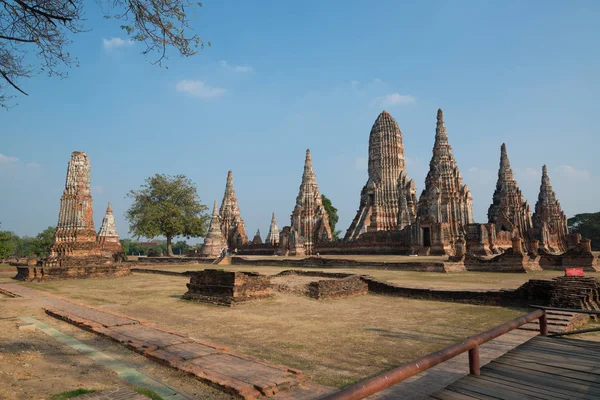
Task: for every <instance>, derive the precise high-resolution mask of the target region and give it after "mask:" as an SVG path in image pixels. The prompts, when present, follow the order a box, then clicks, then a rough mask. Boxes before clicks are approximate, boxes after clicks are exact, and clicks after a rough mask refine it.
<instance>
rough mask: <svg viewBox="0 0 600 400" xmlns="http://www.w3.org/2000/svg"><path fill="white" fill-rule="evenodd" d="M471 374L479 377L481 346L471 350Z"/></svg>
mask: <svg viewBox="0 0 600 400" xmlns="http://www.w3.org/2000/svg"><path fill="white" fill-rule="evenodd" d="M469 373H470V374H471V375H477V376H479V374H480V370H479V346H475V347H473V348H472V349H471V350H469Z"/></svg>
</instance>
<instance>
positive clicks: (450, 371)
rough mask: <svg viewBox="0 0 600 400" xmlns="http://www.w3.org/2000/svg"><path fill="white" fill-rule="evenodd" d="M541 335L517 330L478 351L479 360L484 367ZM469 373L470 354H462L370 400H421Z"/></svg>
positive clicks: (371, 397) (383, 391) (374, 395)
mask: <svg viewBox="0 0 600 400" xmlns="http://www.w3.org/2000/svg"><path fill="white" fill-rule="evenodd" d="M538 334H539V332H534V331H523V330H518V329H517V330H514V331H512V332H509V333H507V334H505V335H502V336H500V337H497V338H496V339H494V340H491V341H489V342H487V343H484V344H482V345H481V346H480V348H479V360H480V363H481V365H482V366H483V365H485V364H487V363H489V362H491V361H493V360H495V359H497V358H498V357H500V356H502V355H504V354H506V352H508V351H510V350H512V349H514V348H515V347H517V346H519V345H521V344H523V343H524V342H526V341H528V340H531V338H533V337H534V336H537V335H538ZM468 373H469V358H468V356H467V353H463V354H460V355H459V356H456V357H454V358H452V359H450V360H448V361H446V362H443V363H441V364H438V365H436V366H435V367H433V368H429V369H428V370H426V371H423V372H420V373H418V374H417V375H415V376H412V377H410V378H408V379H406V380H404V381H402V382H400V383H397V384H395V385H393V386H390V387H389V388H387V389H384V390H382V391H381V392H379V393H375V394H373V395H371V396H369V397H367V399H369V400H394V399H402V400H421V399H425V398H427V397H428V396H430V395H431V394H433V393H435V392H437V391H438V390H442V389H444V388H445V387H446V386H448V385H450V384H451V383H453V382H455V381H457V380H459V379H460V378H462V377H464V376H465V375H467V374H468Z"/></svg>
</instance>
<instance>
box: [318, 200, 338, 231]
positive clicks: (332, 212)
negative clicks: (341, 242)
mask: <svg viewBox="0 0 600 400" xmlns="http://www.w3.org/2000/svg"><path fill="white" fill-rule="evenodd" d="M321 200H322V202H323V208H325V211H327V215H328V216H329V227H330V228H331V235H332V236H333V238H334V239H339V237H340V234H341V233H342V231H336V230H335V226H336V225H337V222H338V220H339V219H340V217H339V216H338V213H337V211H338V210H337V208H335V207H334V206H333V204H331V200H329V199H328V198H327V196H325V195H324V194H321Z"/></svg>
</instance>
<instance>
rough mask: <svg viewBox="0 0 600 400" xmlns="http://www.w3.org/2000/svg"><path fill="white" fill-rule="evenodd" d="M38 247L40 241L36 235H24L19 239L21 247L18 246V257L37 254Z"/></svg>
mask: <svg viewBox="0 0 600 400" xmlns="http://www.w3.org/2000/svg"><path fill="white" fill-rule="evenodd" d="M37 248H38V241H37V239H36V238H34V237H29V236H23V237H22V238H20V239H19V247H18V248H17V253H16V255H17V256H18V257H29V256H30V255H33V254H36V251H37Z"/></svg>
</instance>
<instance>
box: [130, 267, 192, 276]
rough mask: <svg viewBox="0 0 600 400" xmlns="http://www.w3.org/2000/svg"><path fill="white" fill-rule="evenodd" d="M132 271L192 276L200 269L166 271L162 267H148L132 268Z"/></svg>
mask: <svg viewBox="0 0 600 400" xmlns="http://www.w3.org/2000/svg"><path fill="white" fill-rule="evenodd" d="M131 272H138V273H142V274H156V275H171V276H192V275H193V274H195V273H196V272H198V271H184V272H175V271H165V270H162V269H148V268H131Z"/></svg>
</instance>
